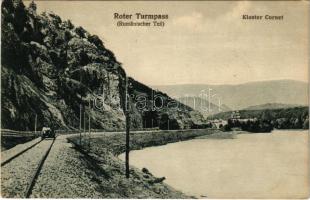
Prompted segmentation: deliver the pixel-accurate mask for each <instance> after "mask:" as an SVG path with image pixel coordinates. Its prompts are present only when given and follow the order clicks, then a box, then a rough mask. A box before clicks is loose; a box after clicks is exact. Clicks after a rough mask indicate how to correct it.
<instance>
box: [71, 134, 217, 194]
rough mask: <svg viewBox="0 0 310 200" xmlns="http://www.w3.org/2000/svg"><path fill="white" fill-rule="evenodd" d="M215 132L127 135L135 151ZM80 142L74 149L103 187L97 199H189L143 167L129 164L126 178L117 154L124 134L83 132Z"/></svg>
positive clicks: (122, 144) (121, 147)
mask: <svg viewBox="0 0 310 200" xmlns="http://www.w3.org/2000/svg"><path fill="white" fill-rule="evenodd" d="M215 132H218V130H214V129H204V130H185V131H183V130H179V131H160V132H158V131H154V132H148V133H142V132H139V133H132V134H131V135H130V137H131V138H130V148H131V150H138V149H142V148H145V147H151V146H159V145H165V144H168V143H173V142H178V141H184V140H190V139H194V138H196V137H199V136H203V135H210V134H212V133H215ZM69 141H71V142H72V143H75V144H79V143H80V138H79V136H72V137H70V138H69ZM81 141H82V142H81V146H80V145H78V146H76V149H77V150H78V151H80V152H81V153H82V154H83V155H85V154H87V157H88V159H89V165H90V167H89V168H90V169H92V170H94V171H97V172H98V175H97V177H96V179H97V180H96V181H97V182H100V185H101V186H102V187H101V188H104V191H99V192H100V193H101V194H102V195H103V196H100V198H173V199H175V198H191V197H190V196H188V195H185V194H183V193H182V192H180V191H177V190H175V189H174V188H172V187H170V186H169V185H167V184H165V183H163V180H164V178H163V177H155V176H153V175H152V174H151V172H149V171H148V170H147V169H144V170H142V171H141V170H139V169H137V168H135V167H133V166H130V178H129V179H126V178H125V164H124V162H123V161H121V160H120V159H119V158H118V157H117V156H118V155H119V154H121V153H123V152H124V151H125V134H124V133H115V134H97V135H93V136H91V137H88V135H84V136H83V137H82V140H81ZM80 147H81V148H80ZM99 172H100V173H99ZM99 190H100V188H99Z"/></svg>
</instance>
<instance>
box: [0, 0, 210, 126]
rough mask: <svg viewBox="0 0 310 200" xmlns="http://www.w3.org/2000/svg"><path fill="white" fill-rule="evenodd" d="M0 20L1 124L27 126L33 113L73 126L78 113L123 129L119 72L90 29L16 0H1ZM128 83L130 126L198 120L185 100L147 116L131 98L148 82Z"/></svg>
mask: <svg viewBox="0 0 310 200" xmlns="http://www.w3.org/2000/svg"><path fill="white" fill-rule="evenodd" d="M1 23H2V37H1V48H2V51H1V56H2V63H1V64H2V66H1V72H2V77H1V78H2V90H1V95H2V99H1V104H2V106H1V114H2V120H1V126H2V128H10V129H15V130H18V129H19V130H33V129H34V122H35V118H36V117H35V116H37V122H38V125H37V127H38V128H40V127H42V126H52V127H55V128H68V129H75V128H79V126H80V118H82V122H83V123H81V126H82V127H83V126H84V124H85V126H86V127H88V119H89V118H90V121H91V127H92V128H98V129H99V128H100V129H102V128H103V129H122V128H124V125H125V115H124V108H125V107H124V106H125V101H126V98H125V87H126V73H125V71H124V70H123V68H122V67H121V64H120V63H119V62H118V61H117V60H116V58H115V56H114V54H113V53H112V52H111V51H110V50H108V49H106V48H105V46H104V44H103V42H102V41H101V40H100V39H99V38H98V36H96V35H91V34H90V33H88V32H87V31H86V30H84V29H83V28H82V27H75V26H74V25H73V24H72V23H71V22H70V21H62V20H61V18H60V17H59V16H57V15H55V14H52V13H43V14H41V15H38V14H37V13H36V6H35V4H31V5H30V7H29V8H26V7H25V6H24V4H23V3H22V1H20V0H4V1H3V2H2V21H1ZM129 82H130V85H132V87H131V89H130V90H129V94H130V96H131V99H129V100H130V104H131V110H130V113H131V118H132V120H131V121H132V127H133V128H141V127H143V126H146V127H149V126H151V125H149V122H148V119H154V120H155V119H156V121H157V122H158V124H154V122H153V126H155V125H157V126H158V125H159V124H160V120H163V116H164V115H165V116H166V115H167V116H168V118H171V120H172V121H174V122H173V123H176V125H175V127H176V128H186V127H191V126H193V125H194V124H202V123H203V122H204V121H203V118H202V116H201V115H200V114H199V113H197V112H195V111H193V110H192V109H190V108H189V107H186V106H185V107H182V108H181V109H179V110H178V111H175V110H173V109H169V108H167V109H165V110H161V111H152V113H153V114H154V113H156V116H155V117H151V118H150V117H149V115H150V114H149V112H145V111H141V110H139V109H137V102H138V101H139V99H136V98H135V97H132V95H135V94H138V93H139V94H142V93H143V94H145V95H146V96H147V98H148V99H149V100H151V98H150V96H149V95H151V94H150V93H149V90H150V88H148V87H146V86H144V87H142V89H141V87H139V86H141V85H143V84H141V83H138V82H136V81H134V80H133V79H130V81H129ZM146 88H147V89H146ZM145 89H146V90H145ZM164 96H165V98H166V99H167V98H168V96H167V95H164ZM80 113H82V114H81V115H80ZM146 113H148V114H146ZM153 114H151V115H153ZM167 116H166V118H167ZM84 119H85V120H84ZM84 121H85V123H84ZM143 121H144V122H145V121H147V124H146V123H143Z"/></svg>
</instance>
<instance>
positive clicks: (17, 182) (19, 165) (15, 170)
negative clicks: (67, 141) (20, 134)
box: [1, 140, 53, 198]
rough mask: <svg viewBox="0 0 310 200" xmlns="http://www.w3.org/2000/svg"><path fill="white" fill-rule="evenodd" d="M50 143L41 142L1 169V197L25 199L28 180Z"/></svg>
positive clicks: (50, 141)
mask: <svg viewBox="0 0 310 200" xmlns="http://www.w3.org/2000/svg"><path fill="white" fill-rule="evenodd" d="M52 141H53V140H44V141H42V142H41V143H39V144H38V145H36V146H35V147H34V148H32V149H30V150H28V151H27V152H25V153H23V154H22V155H20V156H19V157H17V158H16V159H14V160H12V161H11V162H9V163H8V164H6V165H4V166H3V167H1V196H2V197H10V198H13V197H14V198H23V197H25V192H26V188H27V186H28V185H29V183H30V179H31V177H32V176H33V174H34V172H35V170H36V168H37V166H38V163H39V162H40V160H41V159H42V157H43V155H44V154H45V152H46V151H47V149H48V148H49V146H50V144H51V143H52ZM16 151H17V150H16Z"/></svg>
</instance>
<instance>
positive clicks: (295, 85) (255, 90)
mask: <svg viewBox="0 0 310 200" xmlns="http://www.w3.org/2000/svg"><path fill="white" fill-rule="evenodd" d="M153 87H154V88H156V89H158V90H161V91H163V92H165V93H167V94H168V95H170V96H172V97H175V98H180V97H184V96H186V95H187V96H199V95H201V93H206V94H208V93H209V89H210V91H211V95H215V96H214V97H213V98H212V99H211V102H212V103H215V104H216V103H217V101H218V99H221V102H222V104H225V105H227V106H228V107H230V108H231V109H233V110H240V109H244V108H247V107H250V106H256V105H263V104H268V103H278V104H294V105H308V84H307V83H306V82H302V81H296V80H272V81H261V82H248V83H243V84H238V85H209V84H183V85H161V86H153Z"/></svg>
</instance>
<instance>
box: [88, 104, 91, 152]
mask: <svg viewBox="0 0 310 200" xmlns="http://www.w3.org/2000/svg"><path fill="white" fill-rule="evenodd" d="M90 114H91V107H90V100H89V114H88V151H90Z"/></svg>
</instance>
